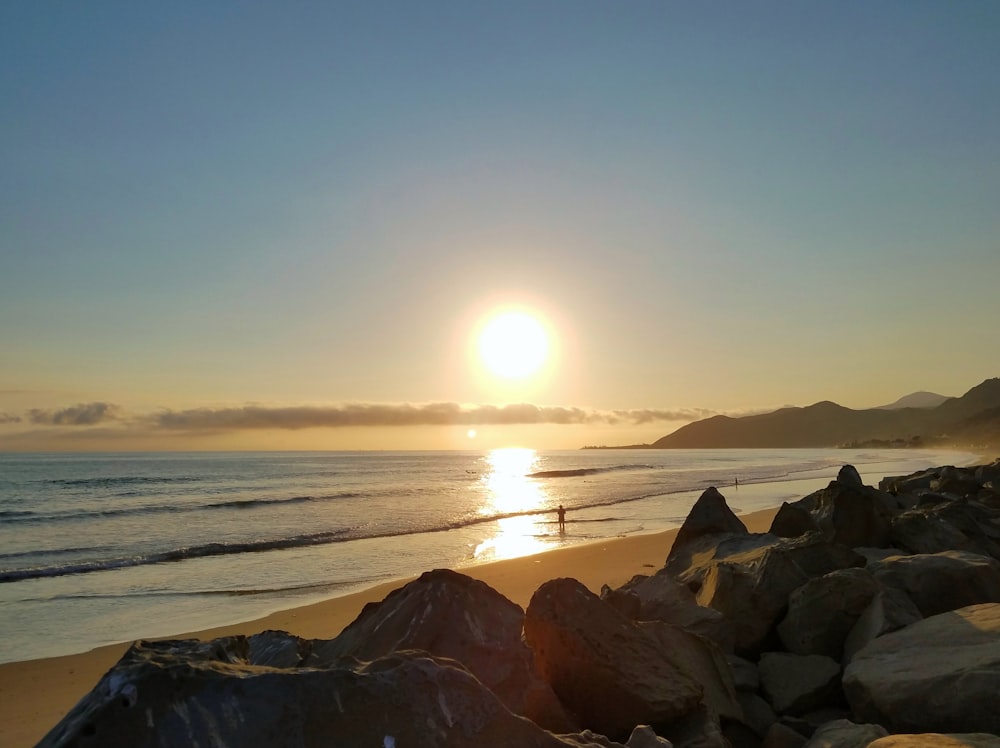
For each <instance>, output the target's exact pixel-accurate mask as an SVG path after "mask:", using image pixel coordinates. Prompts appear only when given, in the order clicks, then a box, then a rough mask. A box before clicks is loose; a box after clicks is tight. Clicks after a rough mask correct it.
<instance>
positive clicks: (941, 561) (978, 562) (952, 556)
mask: <svg viewBox="0 0 1000 748" xmlns="http://www.w3.org/2000/svg"><path fill="white" fill-rule="evenodd" d="M868 569H869V571H871V573H872V576H874V577H875V580H876V581H877V582H879V583H880V584H882V585H884V586H886V587H893V588H895V589H899V590H902V591H903V592H905V593H906V594H907V596H909V598H910V599H911V600H912V601H913V603H914V604H915V605H916V606H917V609H918V610H919V611H920V613H921V615H923V616H924V617H927V616H932V615H936V614H938V613H944V612H945V611H948V610H955V609H957V608H963V607H965V606H967V605H974V604H976V603H988V602H1000V561H997V560H996V559H993V558H989V557H988V556H980V555H978V554H975V553H967V552H965V551H944V552H942V553H924V554H917V555H913V556H893V557H891V558H887V559H885V560H884V561H878V562H876V563H874V564H870V565H869V566H868Z"/></svg>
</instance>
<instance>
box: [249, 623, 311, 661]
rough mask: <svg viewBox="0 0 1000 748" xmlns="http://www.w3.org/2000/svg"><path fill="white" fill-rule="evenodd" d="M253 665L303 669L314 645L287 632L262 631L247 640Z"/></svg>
mask: <svg viewBox="0 0 1000 748" xmlns="http://www.w3.org/2000/svg"><path fill="white" fill-rule="evenodd" d="M247 644H248V646H249V653H248V655H247V660H248V662H249V663H250V664H251V665H266V666H267V667H281V668H291V667H301V666H302V665H303V664H304V663H305V661H306V659H307V658H308V657H309V655H310V654H311V653H312V648H313V643H312V642H311V641H309V640H307V639H300V638H299V637H297V636H293V635H292V634H289V633H288V632H287V631H262V632H261V633H259V634H254V635H253V636H250V637H248V638H247Z"/></svg>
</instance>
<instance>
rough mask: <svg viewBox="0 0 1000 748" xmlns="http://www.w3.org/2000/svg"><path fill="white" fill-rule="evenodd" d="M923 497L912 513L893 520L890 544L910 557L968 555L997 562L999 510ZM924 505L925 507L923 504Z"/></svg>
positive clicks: (975, 503)
mask: <svg viewBox="0 0 1000 748" xmlns="http://www.w3.org/2000/svg"><path fill="white" fill-rule="evenodd" d="M931 497H933V498H935V499H940V497H938V496H936V495H928V494H925V495H924V496H922V497H921V503H920V504H919V505H918V506H917V507H916V508H914V509H911V510H909V511H907V512H904V513H902V514H900V515H899V516H898V517H896V518H895V519H894V520H893V523H892V531H891V537H892V542H893V544H894V545H896V546H897V547H899V548H903V549H905V550H907V551H910V552H911V553H938V552H940V551H971V552H972V553H980V554H982V555H984V556H992V557H993V558H996V559H1000V508H992V507H989V506H986V505H985V504H983V503H981V502H979V501H967V500H964V499H958V500H951V499H944V500H936V501H935V502H933V503H930V502H926V500H927V499H928V498H931ZM925 502H926V503H925Z"/></svg>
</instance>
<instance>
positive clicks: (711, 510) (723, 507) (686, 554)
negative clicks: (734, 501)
mask: <svg viewBox="0 0 1000 748" xmlns="http://www.w3.org/2000/svg"><path fill="white" fill-rule="evenodd" d="M747 534H748V533H747V528H746V525H744V524H743V522H742V521H741V520H740V518H739V517H737V516H736V515H735V514H734V513H733V510H732V509H730V508H729V505H728V504H727V503H726V499H725V497H724V496H723V495H722V494H721V493H719V491H718V489H716V488H715V487H714V486H713V487H712V488H709V489H707V490H706V491H705V492H704V493H702V495H701V496H699V497H698V500H697V501H696V502H695V503H694V506H693V507H691V511H690V512H688V516H687V517H686V518H685V520H684V524H683V525H681V529H680V530H678V531H677V537H676V538H675V539H674V544H673V545H672V546H671V547H670V553H669V554H667V562H666V564H665V566H664V568H665V569H667V570H668V571H671V572H673V570H675V569H686V568H687V567H688V566H689V565H690V561H691V554H692V552H694V551H696V550H697V549H698V547H699V546H701V545H702V541H704V540H705V539H706V538H707V539H709V540H711V539H712V538H715V537H717V536H720V535H747Z"/></svg>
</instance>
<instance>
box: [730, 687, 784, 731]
mask: <svg viewBox="0 0 1000 748" xmlns="http://www.w3.org/2000/svg"><path fill="white" fill-rule="evenodd" d="M736 698H737V699H739V702H740V706H741V707H742V708H743V719H742V720H740V721H741V722H742V723H743V724H744V725H746V726H747V727H749V728H750V729H751V730H752V731H753V732H754V734H755V735H757V736H758V737H759V738H763V737H764V736H765V735H766V734H767V731H768V730H769V729H770V728H771V725H773V724H774V723H775V722H777V721H778V715H777V714H776V713H775V711H774V709H772V708H771V705H770V704H768V703H767V702H766V701H764V699H762V698H761V697H760V696H758V695H757V694H755V693H746V692H744V691H740V692H738V693H737V694H736Z"/></svg>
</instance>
